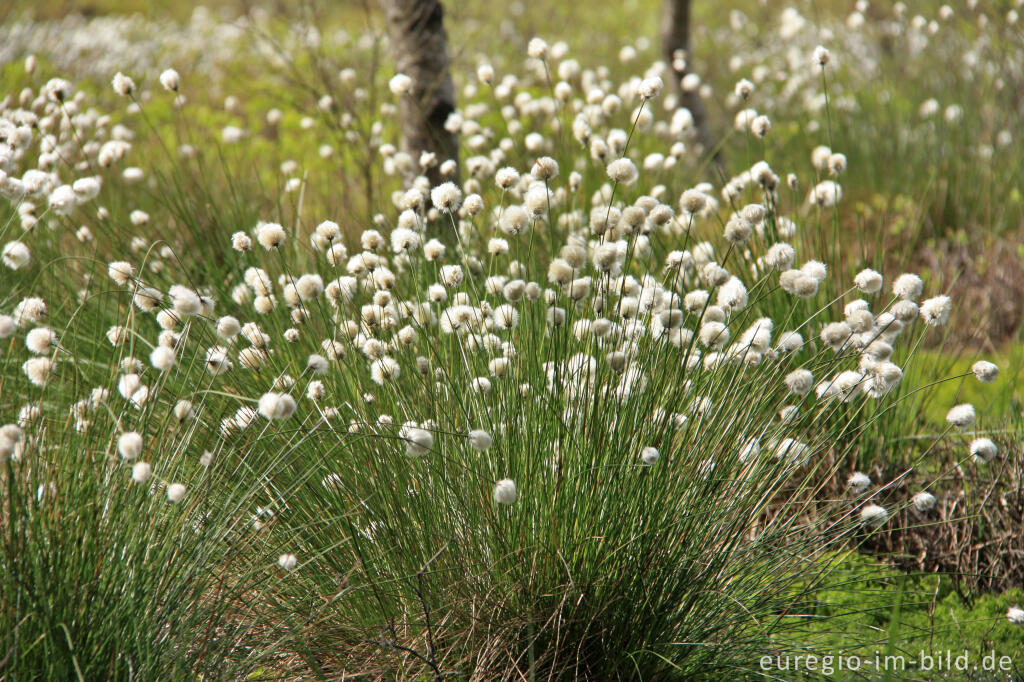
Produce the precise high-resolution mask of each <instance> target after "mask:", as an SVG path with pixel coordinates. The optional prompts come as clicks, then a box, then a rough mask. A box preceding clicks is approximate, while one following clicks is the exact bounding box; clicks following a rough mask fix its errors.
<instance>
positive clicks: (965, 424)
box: [946, 403, 978, 430]
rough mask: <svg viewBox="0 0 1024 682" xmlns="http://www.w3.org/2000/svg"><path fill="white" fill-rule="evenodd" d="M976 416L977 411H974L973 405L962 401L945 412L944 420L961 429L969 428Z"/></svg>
mask: <svg viewBox="0 0 1024 682" xmlns="http://www.w3.org/2000/svg"><path fill="white" fill-rule="evenodd" d="M977 416H978V415H977V413H976V412H975V411H974V405H971V404H970V403H962V404H960V405H956V406H954V407H951V408H950V409H949V412H947V413H946V421H947V422H949V423H950V425H952V426H955V427H956V428H958V429H960V430H963V429H966V428H969V427H970V426H971V424H973V423H974V420H975V419H976V418H977Z"/></svg>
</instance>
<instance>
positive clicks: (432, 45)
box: [380, 0, 459, 185]
mask: <svg viewBox="0 0 1024 682" xmlns="http://www.w3.org/2000/svg"><path fill="white" fill-rule="evenodd" d="M380 2H381V7H382V8H383V9H384V13H385V16H386V19H387V28H388V38H389V40H390V42H391V51H392V54H393V55H394V58H395V66H396V71H397V72H398V73H404V74H405V75H407V76H409V77H410V78H412V82H413V86H412V91H411V92H410V93H408V94H405V95H402V97H401V101H400V104H399V112H400V114H401V122H402V137H403V148H404V149H405V151H407V152H409V153H410V154H412V155H413V159H414V161H415V162H416V163H419V157H420V154H421V153H422V152H433V153H435V154H437V163H436V164H435V165H434V166H432V167H431V168H428V169H425V170H426V174H427V177H428V178H430V181H431V183H432V184H434V185H436V184H438V183H439V182H441V177H440V171H439V166H440V164H441V163H443V162H444V161H446V160H448V159H453V160H455V161H456V162H458V160H459V138H458V135H457V134H456V133H450V132H448V131H447V130H445V129H444V123H445V121H446V120H447V118H448V115H449V114H450V113H452V112H453V111H454V110H455V87H454V86H453V85H452V77H451V74H450V73H449V72H448V65H449V59H448V36H447V34H446V33H445V30H444V8H443V7H442V6H441V2H440V0H380ZM455 179H456V180H457V179H458V178H457V177H456V178H455Z"/></svg>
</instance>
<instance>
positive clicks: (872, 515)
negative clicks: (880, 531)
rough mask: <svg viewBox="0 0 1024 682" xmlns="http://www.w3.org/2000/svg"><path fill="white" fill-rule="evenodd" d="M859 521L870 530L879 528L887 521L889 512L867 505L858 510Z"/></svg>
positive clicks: (876, 506)
mask: <svg viewBox="0 0 1024 682" xmlns="http://www.w3.org/2000/svg"><path fill="white" fill-rule="evenodd" d="M860 519H861V521H862V522H863V523H864V525H866V526H868V527H870V528H881V527H882V526H884V525H885V523H886V522H887V521H888V520H889V512H887V511H886V510H885V507H881V506H879V505H877V504H867V505H864V507H862V508H861V510H860Z"/></svg>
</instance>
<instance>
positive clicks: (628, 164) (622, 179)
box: [607, 158, 639, 185]
mask: <svg viewBox="0 0 1024 682" xmlns="http://www.w3.org/2000/svg"><path fill="white" fill-rule="evenodd" d="M607 170H608V177H609V178H610V179H611V181H612V182H617V183H619V184H622V185H632V184H633V183H634V182H636V180H637V177H639V174H638V173H637V170H636V165H635V164H634V163H633V162H632V161H631V160H630V159H626V158H622V159H616V160H615V161H612V162H611V163H610V164H608V169H607Z"/></svg>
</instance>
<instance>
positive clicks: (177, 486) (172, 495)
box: [167, 483, 186, 503]
mask: <svg viewBox="0 0 1024 682" xmlns="http://www.w3.org/2000/svg"><path fill="white" fill-rule="evenodd" d="M185 492H186V488H185V486H184V485H182V484H181V483H171V484H170V485H169V486H167V499H168V500H170V501H171V502H175V503H177V502H181V500H182V498H184V497H185Z"/></svg>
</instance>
